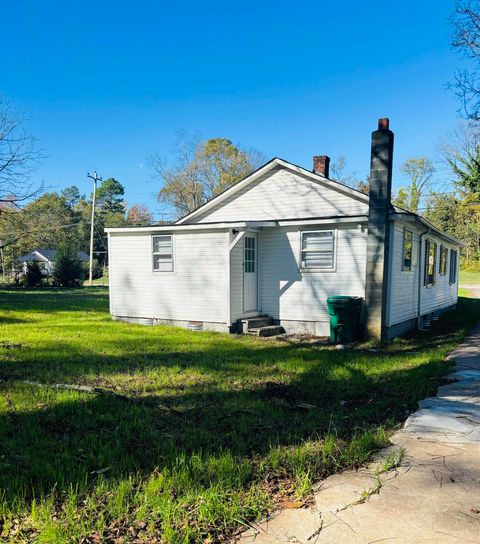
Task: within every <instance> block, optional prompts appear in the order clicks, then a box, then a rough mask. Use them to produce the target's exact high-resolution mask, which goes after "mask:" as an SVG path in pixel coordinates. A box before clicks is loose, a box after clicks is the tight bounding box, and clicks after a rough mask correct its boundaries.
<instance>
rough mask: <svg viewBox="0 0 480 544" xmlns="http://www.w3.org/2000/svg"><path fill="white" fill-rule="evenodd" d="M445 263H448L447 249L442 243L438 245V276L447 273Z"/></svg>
mask: <svg viewBox="0 0 480 544" xmlns="http://www.w3.org/2000/svg"><path fill="white" fill-rule="evenodd" d="M447 264H448V249H447V248H446V247H445V246H444V245H443V244H442V245H441V246H440V265H439V269H438V273H439V274H440V276H445V274H446V273H447Z"/></svg>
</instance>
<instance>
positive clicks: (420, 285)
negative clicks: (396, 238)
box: [417, 227, 431, 330]
mask: <svg viewBox="0 0 480 544" xmlns="http://www.w3.org/2000/svg"><path fill="white" fill-rule="evenodd" d="M430 231H431V229H430V227H427V230H424V231H423V232H422V233H420V236H419V239H418V296H417V329H419V330H420V318H421V313H420V310H421V305H422V264H421V262H420V261H421V259H422V240H423V237H424V235H425V234H428V233H429V232H430Z"/></svg>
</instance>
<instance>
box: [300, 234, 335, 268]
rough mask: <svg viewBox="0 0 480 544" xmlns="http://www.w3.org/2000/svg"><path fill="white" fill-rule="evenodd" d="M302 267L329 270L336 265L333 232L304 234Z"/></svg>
mask: <svg viewBox="0 0 480 544" xmlns="http://www.w3.org/2000/svg"><path fill="white" fill-rule="evenodd" d="M301 244H302V255H301V267H302V268H307V269H308V268H314V269H322V270H328V269H332V268H333V265H334V237H333V230H319V231H315V232H302V242H301Z"/></svg>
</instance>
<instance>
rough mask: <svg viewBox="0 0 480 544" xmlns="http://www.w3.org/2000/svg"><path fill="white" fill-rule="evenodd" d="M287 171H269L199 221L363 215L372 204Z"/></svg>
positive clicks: (281, 169)
mask: <svg viewBox="0 0 480 544" xmlns="http://www.w3.org/2000/svg"><path fill="white" fill-rule="evenodd" d="M334 185H335V184H334V183H332V188H330V187H328V182H326V183H325V184H320V183H316V182H315V181H313V180H311V179H308V178H306V177H304V176H301V175H300V174H297V173H294V172H292V171H291V170H287V169H285V168H277V169H276V170H273V171H271V172H268V173H267V174H265V175H264V176H262V177H261V178H259V179H258V180H256V181H255V182H253V183H252V184H251V185H249V186H247V187H246V188H245V189H242V190H241V191H238V192H237V193H235V194H234V195H232V196H231V197H230V198H229V199H227V200H225V201H223V202H221V203H220V204H218V205H217V206H214V207H213V208H211V209H210V210H209V211H206V212H205V213H204V214H202V215H199V216H197V217H196V218H195V220H194V221H192V222H195V223H205V222H213V221H215V222H216V221H263V220H272V219H296V218H303V219H306V218H309V217H316V218H318V217H337V216H342V215H363V214H366V213H367V212H368V204H367V203H365V202H363V201H361V200H357V199H356V198H355V197H352V196H349V195H347V194H344V193H341V192H339V191H338V190H335V189H334V188H333V187H334Z"/></svg>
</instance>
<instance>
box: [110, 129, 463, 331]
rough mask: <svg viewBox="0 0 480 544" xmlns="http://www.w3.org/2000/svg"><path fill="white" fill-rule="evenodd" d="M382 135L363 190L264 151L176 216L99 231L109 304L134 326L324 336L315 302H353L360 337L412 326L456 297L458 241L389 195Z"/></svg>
mask: <svg viewBox="0 0 480 544" xmlns="http://www.w3.org/2000/svg"><path fill="white" fill-rule="evenodd" d="M392 154H393V133H392V132H391V131H390V130H389V129H388V120H386V119H382V120H380V123H379V129H378V130H377V131H375V132H374V133H373V135H372V167H371V175H370V195H366V194H363V193H361V192H359V191H356V190H354V189H351V188H349V187H346V186H345V185H342V184H340V183H338V182H335V181H333V180H331V179H329V177H328V165H329V159H328V157H314V169H313V172H310V171H308V170H306V169H304V168H301V167H299V166H295V165H293V164H291V163H289V162H287V161H285V160H282V159H278V158H275V159H273V160H271V161H270V162H268V163H267V164H265V165H264V166H263V167H261V168H260V169H258V170H257V171H256V172H254V173H252V174H251V175H249V176H248V177H247V178H245V179H244V180H242V181H240V182H239V183H237V184H235V185H234V186H233V187H231V188H229V189H227V190H226V191H224V192H223V193H222V194H220V195H219V196H217V197H215V198H214V199H212V200H210V201H209V202H207V203H205V204H204V205H203V206H201V207H200V208H198V209H197V210H195V211H194V212H192V213H190V214H189V215H187V216H186V217H183V218H182V219H180V220H178V221H177V222H176V223H175V224H172V225H164V226H152V227H130V228H109V229H106V230H107V232H108V240H109V242H108V243H109V263H110V268H109V272H110V311H111V314H112V316H113V317H114V318H116V319H125V320H129V321H131V320H133V321H137V322H139V323H154V324H155V323H171V324H174V325H180V326H189V325H190V326H192V322H194V323H195V326H199V327H202V328H204V329H211V330H218V331H225V332H226V331H237V330H239V324H240V323H241V322H242V320H245V319H249V318H254V317H256V316H268V317H270V318H271V319H272V320H273V323H275V324H277V325H280V326H282V327H283V328H284V329H285V330H286V331H287V332H307V333H312V334H316V335H322V336H323V335H328V333H329V315H328V312H327V298H328V297H329V296H331V295H354V296H360V297H363V298H365V313H366V327H367V331H368V332H369V334H370V335H373V336H376V337H381V338H386V337H392V336H396V335H399V334H402V333H404V332H406V331H407V330H409V329H411V328H413V327H415V326H422V324H424V323H426V322H428V321H429V320H430V319H431V318H432V317H433V318H435V317H436V316H437V315H439V314H440V313H442V312H443V311H445V310H447V309H451V308H454V307H455V305H456V302H457V290H458V270H459V248H460V246H461V245H462V243H461V242H460V241H459V240H456V239H455V238H453V237H451V236H449V235H448V234H446V233H444V232H441V231H440V230H438V229H437V228H435V227H434V226H433V225H431V224H430V223H428V222H427V221H426V220H425V219H422V218H421V217H419V216H418V215H416V214H413V213H410V212H407V211H405V210H401V209H399V208H397V207H394V206H392V205H391V203H390V193H391V174H392Z"/></svg>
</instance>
